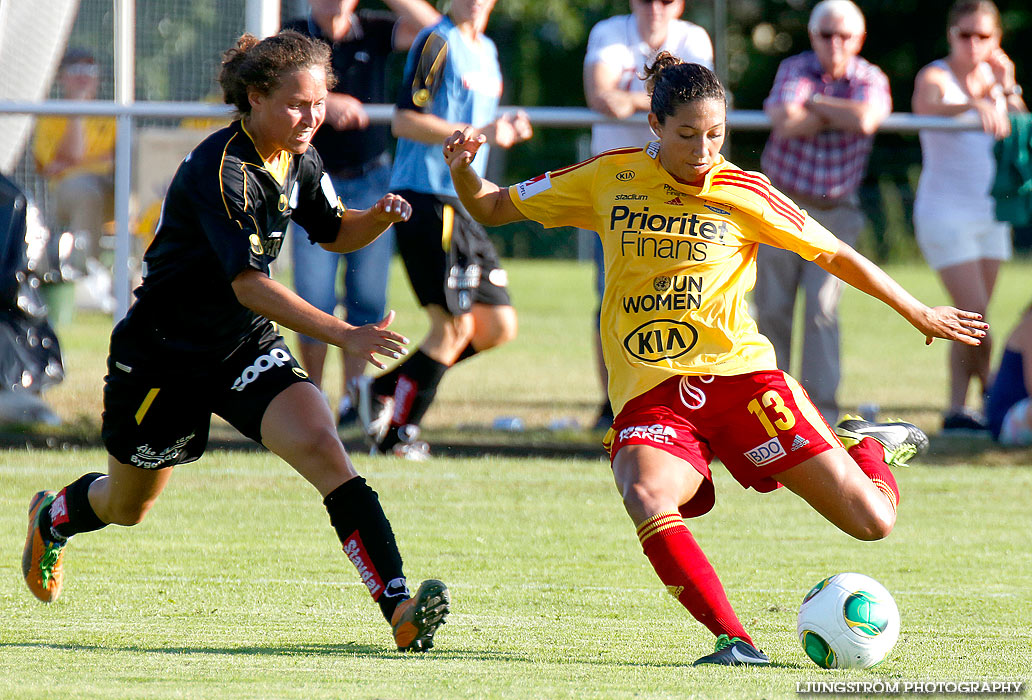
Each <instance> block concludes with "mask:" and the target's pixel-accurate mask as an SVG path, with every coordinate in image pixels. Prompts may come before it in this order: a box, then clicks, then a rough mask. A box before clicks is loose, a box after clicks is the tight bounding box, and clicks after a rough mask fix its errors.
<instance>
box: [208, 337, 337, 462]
mask: <svg viewBox="0 0 1032 700" xmlns="http://www.w3.org/2000/svg"><path fill="white" fill-rule="evenodd" d="M215 382H216V383H217V387H216V388H215V389H213V395H214V396H213V401H212V412H213V413H215V414H216V415H218V416H220V417H222V418H223V419H225V420H226V421H227V422H229V423H230V424H231V425H232V426H233V427H234V428H236V429H237V430H239V431H240V432H241V433H243V434H244V435H245V436H246V437H249V438H251V439H252V440H254V441H255V442H257V443H259V444H264V442H265V441H264V439H263V438H264V436H263V433H262V430H263V428H264V422H263V418H264V416H265V411H266V409H268V407H269V404H271V403H272V401H273V399H275V398H276V397H277V396H278V395H279V394H280V392H282V391H283V390H284V389H286V388H287V387H289V386H292V385H293V384H298V383H306V384H311V380H310V379H308V373H307V372H305V370H304V369H302V368H301V365H300V364H299V363H298V361H297V360H296V359H294V356H293V355H292V354H291V352H290V348H288V347H287V344H286V342H285V341H284V340H283V338H281V337H280V336H278V335H275V334H273V333H271V332H269V333H267V334H266V335H265V336H263V337H261V338H256V339H253V340H249V341H247V342H245V343H244V344H242V345H241V347H240V348H238V349H237V350H236V351H235V352H234V353H233V355H232V356H231V357H230V358H228V359H227V360H226V361H225V362H224V363H223V367H222V370H221V373H220V374H219V376H218V377H217V379H216V380H215ZM312 386H313V387H314V385H312ZM323 403H325V401H323ZM327 410H328V409H327Z"/></svg>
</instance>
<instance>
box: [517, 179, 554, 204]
mask: <svg viewBox="0 0 1032 700" xmlns="http://www.w3.org/2000/svg"><path fill="white" fill-rule="evenodd" d="M550 189H552V175H551V173H544V174H543V175H538V176H537V177H532V178H530V179H529V180H526V181H525V182H521V183H520V184H518V185H517V186H516V192H517V193H518V194H519V195H520V200H521V201H523V200H527V199H530V198H531V197H533V196H534V195H536V194H541V193H542V192H544V191H546V190H550Z"/></svg>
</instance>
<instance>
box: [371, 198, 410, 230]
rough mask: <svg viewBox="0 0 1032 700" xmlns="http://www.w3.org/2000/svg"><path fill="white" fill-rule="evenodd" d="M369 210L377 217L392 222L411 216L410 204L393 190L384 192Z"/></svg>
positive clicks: (404, 219)
mask: <svg viewBox="0 0 1032 700" xmlns="http://www.w3.org/2000/svg"><path fill="white" fill-rule="evenodd" d="M369 210H370V211H371V212H372V214H373V216H375V217H376V218H377V219H380V220H381V221H387V222H389V223H392V224H393V223H397V222H398V221H408V220H409V217H410V216H412V205H411V204H409V203H408V200H406V199H405V198H404V197H402V196H401V195H397V194H394V193H393V192H388V193H387V194H385V195H384V196H383V197H381V198H380V201H378V202H377V203H376V204H374V205H373V206H372V207H370V208H369Z"/></svg>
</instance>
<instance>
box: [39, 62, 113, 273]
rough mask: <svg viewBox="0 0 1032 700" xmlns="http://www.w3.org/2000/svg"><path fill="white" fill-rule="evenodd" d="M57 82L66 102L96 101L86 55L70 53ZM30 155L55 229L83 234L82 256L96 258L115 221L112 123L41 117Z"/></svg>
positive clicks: (93, 68) (95, 73)
mask: <svg viewBox="0 0 1032 700" xmlns="http://www.w3.org/2000/svg"><path fill="white" fill-rule="evenodd" d="M57 79H58V83H59V84H60V86H61V96H62V97H63V98H64V99H66V100H95V99H97V92H98V90H99V88H100V68H99V66H98V65H97V61H96V59H95V58H94V56H93V54H91V53H90V52H89V51H86V50H85V49H70V50H69V51H68V53H66V54H65V56H64V58H63V59H62V60H61V68H60V70H59V72H58V76H57ZM32 150H33V156H34V157H35V159H36V167H37V169H38V170H39V173H40V174H41V175H42V176H43V177H45V178H46V179H47V185H48V187H49V188H50V193H51V197H52V198H53V207H54V211H53V219H54V224H55V225H56V227H57V230H58V231H75V232H80V231H81V232H85V233H87V234H88V238H87V243H88V249H87V250H86V254H87V255H88V256H89V257H91V258H97V257H98V256H99V255H100V238H101V235H102V234H103V230H104V222H106V221H109V220H110V219H111V218H112V217H113V216H114V196H115V180H114V162H115V160H114V159H115V120H114V118H113V117H89V116H71V117H59V116H46V117H41V118H40V119H39V120H38V121H37V122H36V138H35V141H34V142H33V149H32Z"/></svg>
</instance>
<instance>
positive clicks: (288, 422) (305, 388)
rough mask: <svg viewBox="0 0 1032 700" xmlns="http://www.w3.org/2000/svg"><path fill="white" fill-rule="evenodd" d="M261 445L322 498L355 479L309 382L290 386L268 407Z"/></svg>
mask: <svg viewBox="0 0 1032 700" xmlns="http://www.w3.org/2000/svg"><path fill="white" fill-rule="evenodd" d="M261 432H262V441H263V443H264V444H265V446H266V447H267V448H269V449H270V450H271V451H272V452H273V453H275V454H276V455H278V456H279V457H281V458H282V459H283V460H284V461H285V462H287V463H288V464H289V465H290V466H291V467H293V468H294V469H295V470H296V471H297V473H298V474H300V475H301V476H302V477H304V478H305V480H307V481H308V482H309V483H310V484H312V485H313V486H314V487H315V488H316V489H317V490H318V491H319V493H321V494H322V495H323V496H326V495H328V494H329V493H331V492H332V491H333V490H334V489H336V488H337V487H338V486H340V485H341V484H343V483H344V482H345V481H347V480H349V479H351V478H353V477H355V476H357V474H358V473H357V472H356V471H355V468H354V466H353V465H352V464H351V460H350V459H349V458H348V455H347V452H345V450H344V446H343V445H342V444H341V442H340V438H338V437H337V429H336V425H335V423H334V420H333V416H332V415H331V413H330V408H329V406H328V405H327V403H326V400H325V399H324V398H323V396H322V392H320V391H319V389H318V388H317V387H316V386H315V385H314V384H311V383H309V382H298V383H296V384H292V385H290V386H288V387H286V388H285V389H283V391H281V392H280V393H279V394H277V395H276V396H275V397H274V398H273V399H272V401H271V402H270V403H269V405H268V408H266V410H265V414H264V416H263V417H262V426H261Z"/></svg>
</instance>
